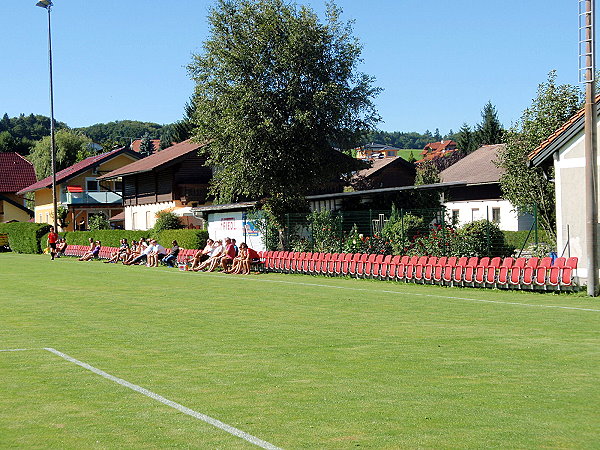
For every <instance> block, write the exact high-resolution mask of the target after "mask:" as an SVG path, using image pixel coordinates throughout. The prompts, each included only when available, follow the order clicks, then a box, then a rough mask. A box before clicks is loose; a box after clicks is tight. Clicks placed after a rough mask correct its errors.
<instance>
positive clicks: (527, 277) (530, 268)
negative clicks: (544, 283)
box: [521, 257, 540, 286]
mask: <svg viewBox="0 0 600 450" xmlns="http://www.w3.org/2000/svg"><path fill="white" fill-rule="evenodd" d="M539 261H540V259H539V258H536V257H532V258H529V260H528V261H527V264H525V267H524V268H523V276H522V280H521V281H522V282H523V284H524V285H526V286H533V279H534V278H535V273H536V270H537V266H538V263H539Z"/></svg>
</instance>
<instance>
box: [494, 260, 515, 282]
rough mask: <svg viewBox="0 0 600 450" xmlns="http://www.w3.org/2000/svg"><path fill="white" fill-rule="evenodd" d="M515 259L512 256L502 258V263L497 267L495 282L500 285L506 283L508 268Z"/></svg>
mask: <svg viewBox="0 0 600 450" xmlns="http://www.w3.org/2000/svg"><path fill="white" fill-rule="evenodd" d="M514 263H515V260H514V259H513V258H510V257H508V258H504V260H503V261H502V265H501V266H500V268H499V269H498V278H497V279H496V282H497V283H498V284H500V285H502V286H507V285H508V279H509V277H510V269H511V268H512V266H513V265H514Z"/></svg>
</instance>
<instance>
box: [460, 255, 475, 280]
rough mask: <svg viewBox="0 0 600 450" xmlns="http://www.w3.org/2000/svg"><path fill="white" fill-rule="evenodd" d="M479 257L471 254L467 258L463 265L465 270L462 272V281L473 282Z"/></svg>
mask: <svg viewBox="0 0 600 450" xmlns="http://www.w3.org/2000/svg"><path fill="white" fill-rule="evenodd" d="M478 261H479V258H477V257H476V256H472V257H471V258H469V261H468V262H467V265H466V266H465V270H464V273H463V283H471V284H474V281H475V269H476V268H477V262H478Z"/></svg>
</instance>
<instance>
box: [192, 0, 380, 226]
mask: <svg viewBox="0 0 600 450" xmlns="http://www.w3.org/2000/svg"><path fill="white" fill-rule="evenodd" d="M340 13H341V11H340V9H338V8H337V7H336V6H335V5H334V4H332V3H330V4H328V6H327V12H326V21H325V23H322V22H321V21H320V20H319V18H318V16H317V14H316V13H315V12H314V11H312V10H311V9H310V8H308V7H306V6H297V5H296V4H294V3H289V2H287V1H284V0H217V1H216V5H215V6H214V7H213V8H212V9H211V10H210V13H209V23H210V36H209V38H208V40H207V41H206V42H205V43H204V51H203V53H201V54H198V55H195V56H194V59H193V62H192V63H191V64H190V66H189V69H190V73H191V75H192V77H193V79H194V80H195V82H196V90H195V102H194V103H195V104H196V107H197V111H196V114H195V117H194V119H195V123H196V125H197V128H196V129H195V132H194V136H195V138H196V139H197V140H200V141H206V140H211V143H210V144H209V145H208V146H207V147H206V148H207V152H208V153H207V154H208V164H209V165H210V166H212V167H215V168H216V169H217V170H216V173H215V176H214V178H213V188H212V189H213V193H214V194H215V195H216V197H217V200H218V201H232V200H236V199H239V198H244V197H250V198H262V199H265V209H266V210H268V211H271V212H272V213H273V215H274V217H275V219H276V220H277V221H278V222H279V223H280V224H281V223H282V219H283V217H284V214H285V213H286V212H290V211H292V210H293V208H296V207H298V205H299V204H303V202H304V200H303V198H304V195H305V194H307V193H308V192H310V190H311V189H314V188H317V187H319V186H320V185H322V183H323V182H324V180H330V179H332V177H337V176H339V175H341V174H342V173H345V172H347V171H349V170H352V168H353V166H354V164H355V162H354V161H353V160H352V159H351V158H343V157H340V156H341V154H339V152H336V151H335V150H334V147H338V148H351V147H354V146H358V145H359V144H360V143H361V142H362V139H364V137H365V135H366V131H369V130H370V129H371V128H372V126H373V125H374V124H375V123H376V122H377V121H378V120H379V116H378V115H377V114H376V112H375V109H374V105H373V103H372V98H373V96H374V95H376V94H377V93H378V91H379V89H377V88H375V87H373V86H372V84H373V79H372V78H371V77H370V76H367V75H365V74H363V73H359V72H358V71H357V69H358V66H359V64H360V61H361V60H360V55H361V46H360V45H359V44H358V42H357V40H356V39H355V38H354V37H352V29H351V26H350V25H349V24H346V23H343V22H342V21H341V19H340ZM351 166H352V167H351Z"/></svg>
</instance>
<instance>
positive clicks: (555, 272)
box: [548, 257, 567, 286]
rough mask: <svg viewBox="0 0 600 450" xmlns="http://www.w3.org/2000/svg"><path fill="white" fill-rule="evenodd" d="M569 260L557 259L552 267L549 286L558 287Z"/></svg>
mask: <svg viewBox="0 0 600 450" xmlns="http://www.w3.org/2000/svg"><path fill="white" fill-rule="evenodd" d="M566 263H567V260H566V259H565V258H563V257H560V258H556V259H555V260H554V263H553V264H552V267H550V275H549V276H548V284H550V285H552V286H558V285H559V284H560V278H561V275H562V271H563V268H564V267H565V265H566Z"/></svg>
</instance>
